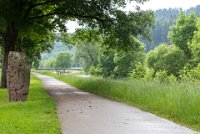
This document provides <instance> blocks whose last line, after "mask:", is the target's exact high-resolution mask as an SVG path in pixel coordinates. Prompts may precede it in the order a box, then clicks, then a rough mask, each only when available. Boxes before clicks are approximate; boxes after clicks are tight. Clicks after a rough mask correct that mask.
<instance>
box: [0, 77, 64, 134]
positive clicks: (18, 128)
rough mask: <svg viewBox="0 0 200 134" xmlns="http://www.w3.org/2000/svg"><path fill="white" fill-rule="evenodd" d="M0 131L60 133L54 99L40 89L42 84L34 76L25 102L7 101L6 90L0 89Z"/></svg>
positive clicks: (20, 133) (4, 133) (10, 133)
mask: <svg viewBox="0 0 200 134" xmlns="http://www.w3.org/2000/svg"><path fill="white" fill-rule="evenodd" d="M0 133H1V134H60V133H61V132H60V124H59V121H58V117H57V114H56V107H55V103H54V100H53V99H52V98H51V97H50V96H49V95H48V93H47V92H46V91H44V90H43V89H42V84H41V82H40V81H39V80H38V79H37V78H36V77H34V76H32V77H31V85H30V90H29V98H28V101H26V102H17V103H16V102H15V103H13V102H12V103H9V102H8V95H7V90H6V89H1V90H0Z"/></svg>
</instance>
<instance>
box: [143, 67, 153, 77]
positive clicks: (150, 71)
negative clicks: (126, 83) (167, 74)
mask: <svg viewBox="0 0 200 134" xmlns="http://www.w3.org/2000/svg"><path fill="white" fill-rule="evenodd" d="M154 77H155V71H154V70H153V68H147V67H146V73H145V76H144V79H145V80H152V79H153V78H154Z"/></svg>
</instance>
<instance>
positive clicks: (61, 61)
mask: <svg viewBox="0 0 200 134" xmlns="http://www.w3.org/2000/svg"><path fill="white" fill-rule="evenodd" d="M71 63H72V60H71V55H70V54H69V53H67V52H60V53H59V54H58V56H57V57H56V63H55V67H57V68H60V69H67V68H70V67H71Z"/></svg>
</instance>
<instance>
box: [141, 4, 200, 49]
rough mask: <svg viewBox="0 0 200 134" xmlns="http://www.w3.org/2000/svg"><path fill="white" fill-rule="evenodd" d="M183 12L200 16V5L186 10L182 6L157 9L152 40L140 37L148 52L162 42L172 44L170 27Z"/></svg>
mask: <svg viewBox="0 0 200 134" xmlns="http://www.w3.org/2000/svg"><path fill="white" fill-rule="evenodd" d="M181 12H185V13H186V14H187V15H189V14H191V13H195V14H196V15H197V16H200V5H198V6H196V7H192V8H190V9H188V10H186V11H184V10H183V9H181V8H177V9H174V8H169V9H159V10H157V11H155V16H156V19H155V27H154V28H152V29H151V33H150V35H151V42H150V41H147V40H144V39H140V40H141V41H142V42H143V43H144V44H145V47H146V52H149V51H150V50H152V49H154V48H156V47H157V46H159V45H160V44H161V43H166V44H170V40H169V38H168V32H169V31H170V27H171V26H172V25H174V24H175V23H176V19H177V18H178V16H179V15H180V14H181Z"/></svg>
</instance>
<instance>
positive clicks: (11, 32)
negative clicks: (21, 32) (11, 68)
mask: <svg viewBox="0 0 200 134" xmlns="http://www.w3.org/2000/svg"><path fill="white" fill-rule="evenodd" d="M17 38H18V31H17V28H16V25H15V24H14V23H11V24H10V25H9V26H7V28H6V32H5V33H4V35H3V64H2V76H1V87H2V88H6V87H7V81H6V69H7V66H8V54H9V52H10V51H15V48H16V46H17Z"/></svg>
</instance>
